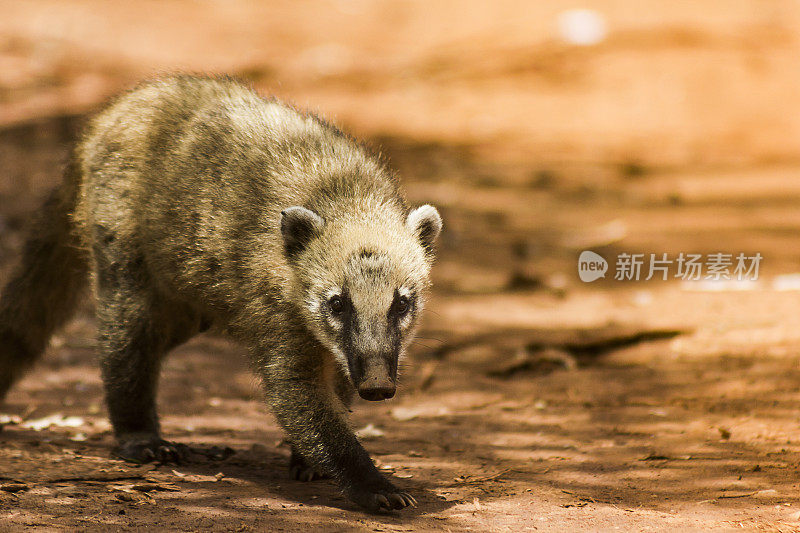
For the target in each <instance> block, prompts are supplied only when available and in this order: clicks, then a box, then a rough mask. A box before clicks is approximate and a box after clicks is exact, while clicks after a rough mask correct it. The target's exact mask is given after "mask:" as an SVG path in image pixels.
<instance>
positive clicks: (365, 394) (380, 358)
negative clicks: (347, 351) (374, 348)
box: [350, 354, 397, 402]
mask: <svg viewBox="0 0 800 533" xmlns="http://www.w3.org/2000/svg"><path fill="white" fill-rule="evenodd" d="M350 359H351V361H352V362H351V364H350V377H351V378H352V380H353V383H354V384H355V386H356V390H358V395H359V396H361V397H362V398H364V399H365V400H369V401H371V402H378V401H381V400H388V399H389V398H391V397H393V396H394V393H395V391H396V390H397V385H396V383H395V382H396V379H397V356H396V355H394V356H393V355H391V354H387V356H384V355H380V354H378V355H361V354H359V355H356V356H354V357H351V358H350Z"/></svg>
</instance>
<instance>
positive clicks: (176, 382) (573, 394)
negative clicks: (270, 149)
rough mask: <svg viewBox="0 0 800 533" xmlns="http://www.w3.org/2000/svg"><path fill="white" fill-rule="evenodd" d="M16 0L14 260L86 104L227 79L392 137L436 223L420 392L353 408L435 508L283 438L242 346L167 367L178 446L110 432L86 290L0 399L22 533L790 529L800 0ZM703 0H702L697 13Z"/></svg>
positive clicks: (799, 349) (205, 343) (2, 80)
mask: <svg viewBox="0 0 800 533" xmlns="http://www.w3.org/2000/svg"><path fill="white" fill-rule="evenodd" d="M430 4H431V3H428V2H422V1H388V2H374V3H373V2H367V1H366V0H363V1H361V0H338V1H330V2H303V3H295V2H288V1H286V2H283V1H281V2H271V3H257V2H189V1H180V2H154V1H153V2H137V3H128V4H123V3H115V2H70V1H66V2H64V1H58V2H56V1H51V2H48V1H43V2H36V3H28V2H6V1H0V12H2V13H3V16H2V17H0V274H2V276H3V277H5V276H6V275H7V272H8V268H9V266H10V265H11V264H12V263H13V261H14V260H15V258H16V256H17V255H18V252H19V248H20V245H21V242H22V240H21V239H22V229H23V228H24V226H25V223H26V220H27V218H28V215H29V213H30V212H31V211H32V210H33V209H35V207H36V205H37V203H38V202H39V201H40V200H41V198H42V196H43V194H44V193H45V192H46V191H47V190H48V189H49V188H51V187H53V186H54V185H55V184H57V182H58V179H59V172H60V168H61V166H62V165H63V162H64V159H65V157H66V154H67V150H68V147H69V144H70V142H71V140H72V139H73V138H74V136H75V135H76V132H77V130H78V129H79V127H80V123H81V120H82V117H83V116H84V115H85V113H87V112H89V111H90V110H91V109H92V108H93V107H95V106H96V105H98V104H99V103H100V102H101V101H102V100H103V99H104V98H106V97H107V96H108V95H110V94H113V93H114V92H116V91H118V90H120V89H122V88H124V87H126V86H128V85H130V84H131V83H134V82H135V81H136V80H138V79H140V78H142V77H146V76H149V75H153V74H154V73H158V72H164V71H172V70H183V71H186V70H190V71H207V72H228V73H233V74H236V75H239V76H242V77H244V78H246V79H248V80H250V81H251V82H253V83H254V84H255V85H256V86H257V87H258V88H259V89H261V90H263V91H264V92H265V93H273V94H277V95H279V96H281V97H283V98H287V99H290V100H291V101H293V102H296V103H297V104H298V105H301V106H304V107H311V108H313V109H316V110H318V111H320V112H322V113H323V114H325V115H326V116H329V117H331V118H333V119H334V120H336V121H338V122H339V123H341V124H343V125H344V126H346V127H347V128H348V129H350V130H352V131H353V132H354V133H356V134H357V135H359V136H361V137H364V138H366V139H367V141H368V142H369V143H370V144H371V145H373V146H375V147H376V148H379V149H380V150H382V151H383V152H384V153H385V154H386V155H387V156H388V157H389V159H390V160H391V162H392V164H393V165H394V166H395V167H396V168H397V169H398V171H399V174H400V176H401V177H402V179H403V182H404V184H405V187H406V190H407V192H408V196H409V200H410V201H411V202H412V203H415V204H417V203H422V202H431V203H434V204H435V205H437V206H438V207H439V208H440V211H441V213H442V215H443V218H444V220H445V228H446V229H445V232H444V234H443V236H442V241H441V246H440V251H439V254H440V259H439V261H438V263H437V265H436V267H435V272H434V282H435V289H434V292H433V294H432V297H431V302H430V305H429V309H428V312H427V316H426V320H425V326H424V328H423V330H422V332H421V334H420V336H419V340H418V341H417V342H416V343H415V345H414V347H413V350H412V351H411V353H410V355H409V357H408V360H407V362H406V364H405V368H404V369H403V375H404V377H403V379H402V383H401V387H400V391H399V394H398V396H397V397H396V398H395V399H393V400H391V401H388V402H384V403H378V404H375V403H368V402H358V403H357V404H356V406H355V408H354V413H353V423H354V426H355V427H356V428H357V429H359V430H361V432H360V434H361V435H362V438H363V440H364V444H365V446H366V448H367V449H368V450H369V451H370V453H371V454H372V456H373V457H374V458H375V459H376V462H377V463H378V464H379V466H380V468H381V469H382V470H384V471H385V472H386V473H387V475H389V476H393V478H394V481H395V482H396V483H397V484H398V485H401V486H403V487H407V488H408V489H409V490H410V491H411V492H412V493H413V494H414V496H415V497H416V498H417V500H418V502H419V506H418V507H417V508H416V509H411V510H406V511H403V512H398V513H394V514H385V515H379V516H373V515H367V514H364V513H362V512H361V511H359V510H358V509H356V508H355V507H354V506H353V505H351V504H350V503H349V502H348V501H346V500H345V499H344V498H343V497H342V496H341V495H340V493H339V492H338V490H337V488H336V487H335V486H334V485H333V484H332V483H331V482H329V481H317V482H312V483H308V484H305V483H301V482H296V481H292V480H290V479H289V477H288V469H287V464H288V457H289V450H288V448H287V447H286V445H285V444H284V443H283V442H282V434H281V431H280V429H279V428H278V427H277V425H276V423H275V421H274V419H273V418H272V416H271V415H270V414H269V413H268V412H267V409H266V408H265V407H264V405H263V404H262V403H261V401H260V396H261V395H260V392H259V388H258V384H257V382H256V381H255V379H254V378H253V377H252V375H251V374H250V373H249V372H248V371H247V369H246V364H245V361H244V357H243V354H242V351H241V350H240V349H239V348H238V347H236V346H234V345H231V344H229V343H228V342H226V341H225V340H222V339H217V338H212V337H199V338H197V339H194V340H192V341H191V342H189V343H188V344H186V345H185V346H183V347H181V348H179V349H178V350H176V352H175V353H174V354H172V356H171V357H170V358H169V359H168V360H167V362H166V366H165V368H164V372H163V374H162V382H161V390H160V410H161V414H162V425H163V431H164V434H165V436H167V438H170V439H174V440H176V441H179V442H183V443H186V444H188V445H190V446H191V447H193V448H194V449H195V451H196V453H195V455H194V459H193V461H192V462H190V463H188V464H182V465H179V466H175V465H161V466H154V465H148V466H135V465H131V464H127V463H124V462H121V461H118V460H116V459H114V458H113V456H112V455H111V448H112V446H113V441H112V437H111V433H110V427H109V424H108V422H107V419H106V416H105V408H104V406H103V403H102V401H103V400H102V392H101V383H100V379H99V372H98V369H97V366H96V364H95V352H94V339H93V335H94V322H93V319H92V307H91V301H90V300H89V298H88V297H87V299H86V302H85V304H84V305H83V306H82V308H81V311H80V313H78V316H76V319H75V320H74V321H73V322H72V323H71V324H70V325H69V326H68V327H67V328H66V330H65V331H64V332H63V333H62V334H60V335H58V336H57V337H56V338H55V339H54V340H53V342H52V347H51V349H50V350H49V352H48V354H47V356H46V357H45V359H44V360H43V361H42V363H41V364H39V365H38V366H37V367H36V368H35V370H34V371H33V372H31V373H30V374H29V375H28V376H27V377H25V379H24V380H23V381H21V382H20V383H19V384H18V385H17V386H16V387H15V388H14V389H12V391H11V393H10V394H9V396H8V398H7V399H6V402H5V403H4V404H2V405H0V531H6V530H8V531H17V530H23V529H29V528H37V529H39V530H43V531H47V530H52V531H60V530H77V529H80V530H95V529H97V530H104V529H112V528H113V529H115V530H120V531H134V530H140V529H141V530H144V529H152V530H192V531H194V530H212V531H217V530H219V531H289V532H295V531H353V530H356V531H362V530H363V531H417V530H419V531H467V530H471V531H513V532H516V531H559V532H560V531H579V530H580V531H584V530H588V531H697V530H714V531H726V530H731V531H732V530H736V531H740V530H756V531H797V530H800V365H798V362H800V313H798V309H800V294H798V290H800V282H799V281H798V278H797V277H792V276H791V275H792V274H793V273H795V272H800V251H798V250H799V248H798V246H797V238H798V237H797V236H798V234H800V210H798V209H797V208H796V206H797V205H798V204H800V185H798V183H800V181H799V178H800V103H798V101H797V98H796V95H797V94H800V71H798V70H797V69H796V58H797V57H798V53H800V35H798V33H797V31H796V28H797V27H798V25H799V24H800V4H797V3H796V2H792V1H788V0H787V1H777V0H776V1H769V2H763V1H761V0H752V1H741V2H735V3H732V2H729V1H727V0H714V1H708V2H702V3H694V2H686V3H682V2H666V3H665V2H656V1H655V0H645V1H642V2H635V3H633V2H617V1H612V0H605V1H594V2H586V5H587V6H588V7H591V8H593V9H596V10H597V11H598V12H599V13H601V14H602V15H603V16H604V17H605V19H606V21H607V24H608V35H607V37H606V39H605V40H603V41H602V42H600V43H598V44H596V45H594V46H588V47H579V46H573V45H569V44H568V43H565V42H563V41H562V40H561V39H560V38H559V36H558V32H557V29H556V28H557V23H556V21H557V18H558V15H559V13H561V12H562V11H563V10H565V9H568V8H571V7H575V6H574V5H572V4H570V3H567V2H547V3H543V2H542V3H536V4H546V5H535V6H531V5H528V3H515V2H509V1H497V2H491V3H489V2H486V3H484V2H477V1H468V2H441V3H433V5H430ZM696 4H701V5H696ZM586 249H590V250H593V251H595V252H597V253H600V254H601V255H603V256H605V257H607V258H613V257H615V256H617V255H618V254H619V253H622V252H627V253H646V254H650V253H655V254H661V253H668V254H671V255H672V256H675V255H677V254H678V253H680V252H685V253H690V252H696V253H703V254H708V253H714V252H725V253H732V254H738V253H746V254H748V255H752V254H755V253H760V254H761V255H762V256H763V261H762V263H761V270H760V277H759V281H758V282H755V283H750V284H744V285H737V284H732V283H709V282H707V281H697V282H680V281H676V280H672V281H668V282H661V281H638V282H637V281H614V280H613V279H611V278H613V275H612V274H613V265H612V271H611V272H609V275H608V276H607V278H606V279H604V280H599V281H596V282H594V283H591V284H589V283H582V282H581V281H580V280H579V279H578V275H577V268H576V266H577V257H578V254H579V253H580V252H581V251H582V250H586Z"/></svg>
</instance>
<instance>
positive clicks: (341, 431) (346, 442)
mask: <svg viewBox="0 0 800 533" xmlns="http://www.w3.org/2000/svg"><path fill="white" fill-rule="evenodd" d="M283 341H285V342H283V343H281V344H280V345H279V346H273V347H272V353H271V354H270V355H269V356H268V357H267V358H266V362H265V363H264V364H263V365H262V378H263V381H264V385H265V389H266V396H267V400H268V402H269V403H270V405H271V407H272V410H273V412H274V413H275V416H276V418H277V419H278V422H279V423H280V424H281V426H283V428H284V430H285V431H286V433H287V437H288V439H289V441H291V442H292V444H293V445H294V447H295V448H296V450H297V452H298V453H299V454H300V455H301V456H302V457H303V458H304V459H305V460H306V461H307V462H308V463H309V464H310V465H311V466H313V467H314V468H315V469H316V470H317V471H319V472H326V473H329V474H330V475H331V477H333V478H334V479H335V480H336V481H337V482H338V483H339V485H340V486H341V487H342V489H343V490H344V492H345V494H346V495H347V496H348V497H349V498H350V499H351V500H352V501H354V502H356V503H357V504H359V505H360V506H362V507H364V508H365V509H367V510H370V511H378V510H380V509H402V508H403V507H406V506H408V505H414V504H415V503H416V501H415V500H414V498H413V497H411V495H409V494H407V493H405V492H403V491H401V490H399V489H398V488H397V487H395V486H394V485H392V484H391V483H390V482H389V481H388V480H387V479H386V478H385V477H383V475H381V473H380V472H378V469H377V468H375V465H374V464H373V463H372V459H370V457H369V454H367V452H366V450H364V448H363V447H362V446H361V444H360V443H359V442H358V439H356V436H355V435H354V434H353V432H352V430H351V429H350V428H349V427H348V425H347V421H346V420H345V417H344V414H343V413H342V412H341V411H342V410H341V409H339V408H338V406H337V405H336V403H338V401H337V399H336V398H333V397H332V392H331V390H330V387H324V386H321V385H320V383H319V375H320V373H321V372H320V369H319V362H318V361H317V358H315V357H314V356H313V355H309V353H308V352H307V350H305V349H304V347H303V346H300V345H299V343H297V345H293V344H294V343H292V342H291V341H290V340H289V339H288V338H284V339H283Z"/></svg>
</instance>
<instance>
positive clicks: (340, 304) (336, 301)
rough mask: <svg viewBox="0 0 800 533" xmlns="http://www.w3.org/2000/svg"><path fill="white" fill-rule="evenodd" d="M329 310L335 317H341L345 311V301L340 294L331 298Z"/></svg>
mask: <svg viewBox="0 0 800 533" xmlns="http://www.w3.org/2000/svg"><path fill="white" fill-rule="evenodd" d="M328 308H329V309H330V310H331V313H333V314H334V315H341V314H342V311H344V300H342V297H341V296H339V295H338V294H336V295H334V296H331V298H330V299H329V300H328Z"/></svg>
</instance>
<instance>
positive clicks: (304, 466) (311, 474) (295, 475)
mask: <svg viewBox="0 0 800 533" xmlns="http://www.w3.org/2000/svg"><path fill="white" fill-rule="evenodd" d="M289 475H290V476H292V479H295V480H297V481H315V480H317V479H327V478H328V477H330V476H328V475H326V474H323V473H321V472H317V470H316V469H315V468H314V467H312V466H309V464H308V463H307V462H306V460H305V459H304V458H303V456H302V455H300V454H299V453H297V452H296V451H294V450H292V457H291V458H290V459H289Z"/></svg>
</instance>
